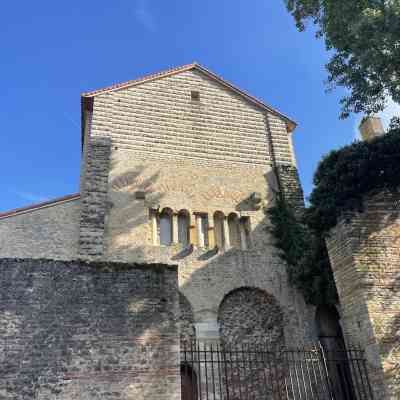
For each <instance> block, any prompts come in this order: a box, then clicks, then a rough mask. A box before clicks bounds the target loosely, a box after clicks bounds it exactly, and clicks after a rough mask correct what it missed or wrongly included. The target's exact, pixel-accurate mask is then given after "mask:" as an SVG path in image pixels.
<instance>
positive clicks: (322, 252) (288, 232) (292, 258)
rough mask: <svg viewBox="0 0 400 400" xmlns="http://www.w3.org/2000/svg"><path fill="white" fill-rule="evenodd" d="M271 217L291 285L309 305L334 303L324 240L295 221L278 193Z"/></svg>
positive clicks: (294, 217) (273, 231) (271, 209)
mask: <svg viewBox="0 0 400 400" xmlns="http://www.w3.org/2000/svg"><path fill="white" fill-rule="evenodd" d="M268 214H269V217H270V219H271V222H272V234H273V235H274V237H275V239H276V246H277V247H278V248H279V249H280V250H281V252H280V256H281V258H282V259H283V260H284V261H285V262H286V263H287V266H288V269H287V272H288V278H289V283H290V284H291V285H293V286H294V287H296V288H297V289H299V290H300V291H301V292H302V294H303V296H304V298H305V300H306V302H307V303H310V304H316V305H317V304H332V303H335V302H336V301H337V292H336V286H335V283H334V280H333V275H332V270H331V266H330V263H329V258H328V253H327V249H326V246H325V241H324V239H323V237H321V236H319V235H317V234H315V233H314V232H313V231H312V230H311V229H310V228H309V227H308V226H307V225H306V224H305V223H304V222H303V221H301V220H299V219H298V218H296V216H295V214H294V213H293V211H292V210H291V208H290V207H289V206H288V205H287V203H286V202H285V200H284V199H283V197H282V196H281V195H280V194H279V193H278V194H277V200H276V204H275V206H274V207H271V208H270V209H269V210H268Z"/></svg>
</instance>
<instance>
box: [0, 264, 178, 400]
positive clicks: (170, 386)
mask: <svg viewBox="0 0 400 400" xmlns="http://www.w3.org/2000/svg"><path fill="white" fill-rule="evenodd" d="M176 273H177V272H176V268H175V267H167V266H163V265H145V266H139V265H127V264H112V263H96V264H94V263H83V262H75V261H71V262H61V261H51V260H23V259H0V284H1V290H0V338H1V339H0V397H1V398H2V399H5V400H6V399H10V400H11V399H21V400H23V399H41V400H44V399H46V400H54V399H60V400H63V399H65V400H67V399H68V400H78V399H83V398H84V399H87V400H90V399H93V400H94V399H96V400H97V399H110V400H112V399H118V400H128V399H132V400H138V399H143V400H144V399H152V400H166V399H168V400H172V399H174V400H178V399H180V375H179V349H178V346H179V333H178V329H177V318H178V312H179V311H178V310H179V303H178V291H177V275H176Z"/></svg>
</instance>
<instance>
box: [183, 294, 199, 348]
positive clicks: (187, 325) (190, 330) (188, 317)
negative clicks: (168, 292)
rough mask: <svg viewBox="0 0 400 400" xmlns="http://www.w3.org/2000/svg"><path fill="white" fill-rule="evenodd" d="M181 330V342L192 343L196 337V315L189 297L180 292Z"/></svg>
mask: <svg viewBox="0 0 400 400" xmlns="http://www.w3.org/2000/svg"><path fill="white" fill-rule="evenodd" d="M179 332H180V338H181V342H187V343H190V342H191V341H193V340H195V339H196V332H195V326H194V315H193V310H192V306H191V304H190V303H189V301H188V299H187V298H186V297H185V296H184V295H183V294H182V293H180V292H179Z"/></svg>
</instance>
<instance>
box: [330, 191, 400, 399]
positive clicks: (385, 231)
mask: <svg viewBox="0 0 400 400" xmlns="http://www.w3.org/2000/svg"><path fill="white" fill-rule="evenodd" d="M399 201H400V194H399V193H395V194H394V193H381V194H378V195H371V196H367V197H366V199H365V202H364V203H365V204H364V211H363V212H362V213H354V214H352V215H348V216H347V217H346V219H343V220H342V221H341V222H340V223H339V224H338V225H337V226H336V227H335V228H334V229H333V230H332V232H331V235H330V237H329V238H328V240H327V245H328V251H329V257H330V259H331V264H332V268H333V273H334V277H335V281H336V285H337V288H338V293H339V299H340V304H341V309H342V319H341V320H342V324H343V328H344V333H345V338H346V339H347V340H348V341H349V342H351V343H354V344H359V343H360V344H361V345H362V346H363V347H364V348H365V349H366V355H367V358H368V361H369V367H370V369H371V379H372V386H373V388H374V390H375V393H376V396H377V397H376V398H379V399H398V398H399V397H400V217H399Z"/></svg>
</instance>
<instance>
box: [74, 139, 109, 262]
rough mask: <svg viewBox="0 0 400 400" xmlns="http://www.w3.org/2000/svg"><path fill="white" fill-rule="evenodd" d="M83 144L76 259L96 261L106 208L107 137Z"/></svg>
mask: <svg viewBox="0 0 400 400" xmlns="http://www.w3.org/2000/svg"><path fill="white" fill-rule="evenodd" d="M87 140H88V143H86V145H85V148H86V151H87V154H86V156H85V159H86V166H85V171H84V175H83V176H84V179H83V182H82V184H81V189H82V190H83V193H81V210H80V227H79V256H80V257H81V258H88V259H99V258H101V257H102V255H103V241H104V221H105V216H106V211H107V208H108V198H107V191H108V188H107V182H108V174H109V169H110V154H111V141H110V138H109V137H99V136H96V137H90V138H88V139H87Z"/></svg>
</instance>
